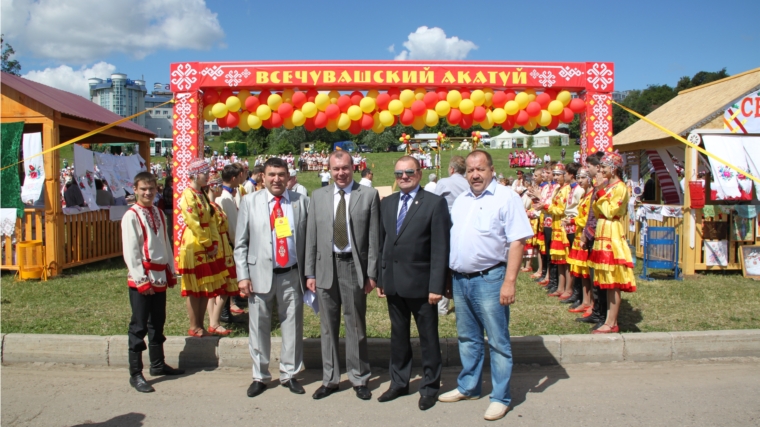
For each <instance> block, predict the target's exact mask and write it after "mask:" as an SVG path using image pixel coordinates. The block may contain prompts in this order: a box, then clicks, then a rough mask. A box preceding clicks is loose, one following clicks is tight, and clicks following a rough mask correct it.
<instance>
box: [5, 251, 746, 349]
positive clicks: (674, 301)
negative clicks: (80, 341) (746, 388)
mask: <svg viewBox="0 0 760 427" xmlns="http://www.w3.org/2000/svg"><path fill="white" fill-rule="evenodd" d="M126 274H127V272H126V268H125V267H124V264H123V261H122V260H120V259H113V260H110V261H103V262H99V263H95V264H91V265H87V266H82V267H78V268H74V269H70V270H66V271H65V274H64V275H62V276H59V277H57V278H55V279H51V280H49V281H47V282H36V281H27V282H17V281H15V280H14V278H13V275H12V274H11V273H9V272H4V273H3V275H2V305H1V309H2V323H0V329H1V330H2V332H3V333H38V334H42V333H48V334H85V335H123V334H126V332H127V326H128V324H129V318H130V309H129V298H128V291H127V285H126ZM638 285H639V290H638V292H636V293H633V294H623V304H622V309H621V314H620V326H621V329H622V330H623V331H624V332H639V331H640V332H655V331H660V332H662V331H691V330H719V329H760V284H759V283H758V282H755V281H752V280H749V279H744V278H742V277H741V275H739V274H719V273H711V274H706V275H700V276H697V277H696V278H693V279H688V280H685V281H682V282H678V281H666V280H661V281H652V282H644V281H639V282H638ZM304 311H305V316H304V323H305V327H304V335H305V336H306V337H318V336H319V318H318V317H317V316H315V315H314V313H313V312H312V311H311V309H309V308H308V307H305V309H304ZM574 317H576V316H575V315H574V314H571V313H568V312H567V311H566V306H565V305H560V304H559V303H557V302H556V299H555V298H547V297H546V296H545V292H544V291H543V289H542V288H541V287H539V286H538V285H536V284H535V283H534V282H532V281H531V280H529V279H528V277H527V275H525V274H524V273H522V274H520V276H519V280H518V293H517V303H516V304H515V305H514V306H512V312H511V327H510V330H511V333H512V334H513V335H546V334H582V333H587V332H588V327H587V326H585V325H582V324H579V323H576V322H574V321H573V318H574ZM207 324H208V323H207ZM187 326H188V325H187V313H186V311H185V305H184V300H183V299H182V298H181V297H180V296H179V290H178V289H177V288H175V289H172V290H170V291H169V294H168V298H167V321H166V335H184V334H185V333H186V331H187ZM439 330H440V334H441V337H455V336H456V324H455V314H454V313H452V314H450V315H448V316H446V317H443V318H441V321H440V326H439ZM367 333H368V336H370V337H389V336H390V320H389V318H388V312H387V307H386V303H385V300H382V299H380V298H378V297H377V296H376V294H374V293H373V294H371V295H370V296H369V298H368V313H367ZM274 334H275V335H278V334H279V330H275V331H274ZM341 334H343V331H341ZM232 336H247V322H246V323H245V324H244V325H236V326H235V332H234V334H233V335H232Z"/></svg>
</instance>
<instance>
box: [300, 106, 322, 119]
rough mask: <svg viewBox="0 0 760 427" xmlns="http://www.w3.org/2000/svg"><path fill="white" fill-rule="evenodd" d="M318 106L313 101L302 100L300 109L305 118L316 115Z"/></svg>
mask: <svg viewBox="0 0 760 427" xmlns="http://www.w3.org/2000/svg"><path fill="white" fill-rule="evenodd" d="M318 108H319V107H318V106H317V105H316V104H315V103H313V102H304V104H303V105H302V106H301V111H302V112H303V115H304V116H305V117H306V118H307V119H310V118H312V117H314V116H316V115H317V110H318Z"/></svg>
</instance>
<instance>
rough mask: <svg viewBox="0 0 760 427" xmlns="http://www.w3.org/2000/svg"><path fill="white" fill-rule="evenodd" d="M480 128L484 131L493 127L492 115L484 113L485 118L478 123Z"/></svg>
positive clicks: (487, 112) (488, 112)
mask: <svg viewBox="0 0 760 427" xmlns="http://www.w3.org/2000/svg"><path fill="white" fill-rule="evenodd" d="M480 127H482V128H483V129H485V130H488V129H491V128H492V127H493V113H491V112H490V111H486V118H485V120H483V121H482V122H480Z"/></svg>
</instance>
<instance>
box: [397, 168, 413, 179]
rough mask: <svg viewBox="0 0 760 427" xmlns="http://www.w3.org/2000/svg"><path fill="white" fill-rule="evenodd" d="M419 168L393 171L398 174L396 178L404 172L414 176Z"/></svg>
mask: <svg viewBox="0 0 760 427" xmlns="http://www.w3.org/2000/svg"><path fill="white" fill-rule="evenodd" d="M418 170H419V169H405V170H401V171H393V174H394V175H396V178H401V177H402V176H404V174H406V176H412V175H414V174H415V173H417V171H418Z"/></svg>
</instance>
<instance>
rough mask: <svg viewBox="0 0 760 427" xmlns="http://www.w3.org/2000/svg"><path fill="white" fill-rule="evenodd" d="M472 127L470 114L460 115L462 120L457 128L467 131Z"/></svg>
mask: <svg viewBox="0 0 760 427" xmlns="http://www.w3.org/2000/svg"><path fill="white" fill-rule="evenodd" d="M470 126H472V114H462V120H460V121H459V127H460V128H462V129H469V128H470Z"/></svg>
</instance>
